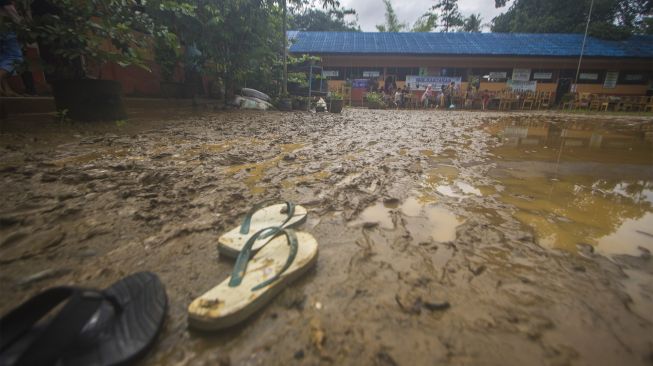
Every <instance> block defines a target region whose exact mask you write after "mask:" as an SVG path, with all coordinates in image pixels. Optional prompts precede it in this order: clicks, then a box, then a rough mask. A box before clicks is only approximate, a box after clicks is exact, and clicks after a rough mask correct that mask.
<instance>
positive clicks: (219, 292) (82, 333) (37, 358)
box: [0, 203, 317, 366]
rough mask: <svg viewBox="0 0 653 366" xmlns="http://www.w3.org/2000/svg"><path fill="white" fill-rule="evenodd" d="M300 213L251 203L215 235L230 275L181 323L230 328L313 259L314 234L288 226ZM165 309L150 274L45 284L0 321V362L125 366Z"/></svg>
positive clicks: (149, 338) (147, 343) (148, 342)
mask: <svg viewBox="0 0 653 366" xmlns="http://www.w3.org/2000/svg"><path fill="white" fill-rule="evenodd" d="M306 215H307V212H306V209H304V208H303V207H301V206H295V205H293V204H292V203H285V204H277V205H272V206H268V207H263V205H257V206H255V207H254V208H252V210H250V212H249V213H248V214H247V215H246V217H245V219H244V220H243V223H242V225H240V227H238V228H235V229H234V230H232V231H230V232H228V233H226V234H225V235H223V236H222V237H220V239H219V246H218V249H219V251H220V253H221V254H223V255H226V256H231V257H237V260H236V264H235V266H234V272H233V273H232V275H231V276H230V277H229V278H227V280H225V281H224V282H222V283H221V284H219V285H218V286H216V287H214V288H213V289H211V290H209V291H208V292H206V293H205V294H204V295H202V296H200V297H199V298H197V299H196V300H194V301H193V302H192V303H191V304H190V306H189V308H188V313H189V325H190V326H191V327H193V328H197V329H203V330H217V329H222V328H226V327H229V326H232V325H235V324H236V323H238V322H240V321H242V320H244V319H246V318H247V317H248V316H250V315H252V314H253V313H254V312H256V310H258V309H260V308H261V307H262V306H263V305H265V303H267V302H268V301H269V300H270V299H272V298H273V297H274V295H276V294H277V293H279V292H280V291H281V290H282V289H283V288H284V287H285V286H287V285H288V284H289V283H290V282H292V281H293V280H294V279H296V278H298V277H299V276H301V275H302V274H303V273H304V272H306V271H307V270H308V269H309V268H310V267H311V266H312V265H313V264H315V262H316V260H317V242H316V241H315V238H313V237H312V236H311V235H310V234H308V233H303V232H295V231H294V230H292V229H289V227H291V226H296V225H299V224H301V223H302V222H304V221H305V220H306ZM252 255H253V257H251V256H252ZM250 257H251V258H250ZM167 308H168V298H167V295H166V292H165V287H164V286H163V284H162V283H161V281H160V279H159V277H158V276H157V275H155V274H153V273H150V272H139V273H135V274H132V275H129V276H127V277H125V278H123V279H121V280H119V281H117V282H116V283H114V284H113V285H111V286H109V287H108V288H106V289H104V290H93V289H86V288H81V287H70V286H60V287H54V288H50V289H48V290H46V291H44V292H41V293H40V294H38V295H36V296H34V297H32V298H31V299H29V300H27V301H26V302H25V303H23V304H22V305H20V306H19V307H17V308H16V309H14V310H12V311H11V312H9V313H8V314H6V315H5V316H3V317H2V318H0V366H9V365H11V366H23V365H28V366H30V365H54V364H57V365H59V364H61V365H127V364H131V363H133V362H134V361H135V360H136V359H138V358H139V357H141V356H142V355H143V354H145V353H146V352H147V350H148V349H149V348H150V347H151V346H152V344H153V343H154V341H155V340H156V337H157V335H158V334H159V333H160V331H161V328H162V326H163V323H164V320H165V315H166V313H167ZM55 309H58V310H57V311H56V313H55V314H53V316H51V317H48V316H47V315H48V314H50V313H52V312H54V311H55Z"/></svg>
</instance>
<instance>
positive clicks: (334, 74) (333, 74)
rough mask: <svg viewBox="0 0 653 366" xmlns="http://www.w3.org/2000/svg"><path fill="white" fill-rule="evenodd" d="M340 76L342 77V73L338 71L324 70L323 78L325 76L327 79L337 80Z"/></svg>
mask: <svg viewBox="0 0 653 366" xmlns="http://www.w3.org/2000/svg"><path fill="white" fill-rule="evenodd" d="M338 75H340V72H338V70H322V76H324V77H325V78H328V77H332V78H335V77H338Z"/></svg>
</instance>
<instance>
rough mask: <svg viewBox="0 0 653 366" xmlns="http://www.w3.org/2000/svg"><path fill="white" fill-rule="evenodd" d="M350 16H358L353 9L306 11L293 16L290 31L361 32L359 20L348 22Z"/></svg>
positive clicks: (290, 21)
mask: <svg viewBox="0 0 653 366" xmlns="http://www.w3.org/2000/svg"><path fill="white" fill-rule="evenodd" d="M348 15H356V11H355V10H353V9H344V8H343V9H332V10H329V11H324V10H319V9H306V10H304V11H303V12H298V13H297V14H293V15H292V16H291V17H290V19H289V24H290V29H293V30H302V31H331V32H360V31H361V29H360V26H359V25H358V23H357V21H356V20H357V19H352V20H347V19H346V18H345V17H346V16H348Z"/></svg>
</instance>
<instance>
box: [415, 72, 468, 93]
mask: <svg viewBox="0 0 653 366" xmlns="http://www.w3.org/2000/svg"><path fill="white" fill-rule="evenodd" d="M461 80H462V78H461V77H460V76H417V75H409V76H406V86H408V87H410V90H426V87H427V86H429V84H430V85H431V86H433V90H440V89H442V86H443V85H444V86H447V85H449V84H451V82H452V81H453V82H454V83H455V84H456V87H457V88H460V81H461Z"/></svg>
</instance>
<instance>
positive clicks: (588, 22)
mask: <svg viewBox="0 0 653 366" xmlns="http://www.w3.org/2000/svg"><path fill="white" fill-rule="evenodd" d="M593 7H594V0H592V2H590V12H589V13H588V14H587V23H586V24H585V35H584V36H583V45H582V46H581V48H580V57H579V58H578V67H577V68H576V79H575V80H574V92H576V91H577V90H576V89H577V87H578V76H579V75H580V63H581V62H582V61H583V52H584V51H585V41H586V40H587V30H588V29H589V27H590V18H591V17H592V8H593Z"/></svg>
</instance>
